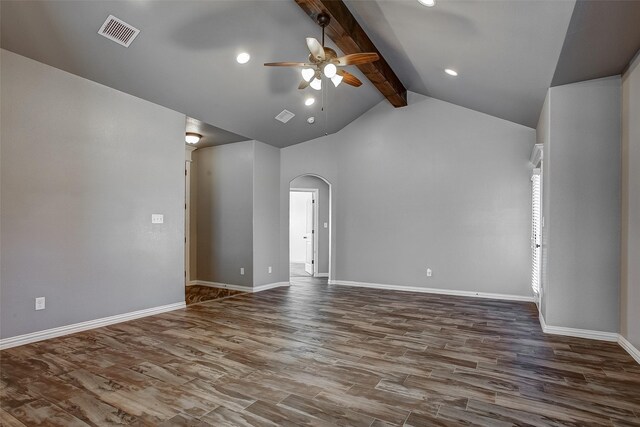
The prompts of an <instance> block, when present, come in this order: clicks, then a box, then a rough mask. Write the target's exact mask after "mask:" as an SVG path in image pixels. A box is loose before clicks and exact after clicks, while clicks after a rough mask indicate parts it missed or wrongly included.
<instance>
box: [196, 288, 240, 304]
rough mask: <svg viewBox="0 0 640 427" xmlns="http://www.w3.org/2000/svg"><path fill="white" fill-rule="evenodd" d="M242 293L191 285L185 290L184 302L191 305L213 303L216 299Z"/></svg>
mask: <svg viewBox="0 0 640 427" xmlns="http://www.w3.org/2000/svg"><path fill="white" fill-rule="evenodd" d="M242 293H243V292H242V291H234V290H232V289H222V288H212V287H210V286H201V285H191V286H186V287H185V290H184V300H185V302H186V303H187V305H189V304H197V303H201V302H204V301H213V300H216V299H222V298H228V297H230V296H234V295H240V294H242Z"/></svg>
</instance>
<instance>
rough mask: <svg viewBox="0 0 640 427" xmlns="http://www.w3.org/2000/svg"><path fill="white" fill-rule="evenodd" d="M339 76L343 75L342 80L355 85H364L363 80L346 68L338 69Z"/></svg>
mask: <svg viewBox="0 0 640 427" xmlns="http://www.w3.org/2000/svg"><path fill="white" fill-rule="evenodd" d="M337 74H338V75H339V76H342V82H343V83H346V84H348V85H351V86H354V87H360V86H362V82H361V81H360V79H359V78H357V77H356V76H354V75H353V74H351V73H348V72H346V71H345V70H338V73H337Z"/></svg>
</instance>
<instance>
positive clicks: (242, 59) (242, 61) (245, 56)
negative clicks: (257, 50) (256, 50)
mask: <svg viewBox="0 0 640 427" xmlns="http://www.w3.org/2000/svg"><path fill="white" fill-rule="evenodd" d="M250 59H251V55H249V54H248V53H247V52H242V53H241V54H239V55H238V56H236V61H238V64H246V63H247V62H249V60H250Z"/></svg>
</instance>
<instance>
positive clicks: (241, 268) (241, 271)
mask: <svg viewBox="0 0 640 427" xmlns="http://www.w3.org/2000/svg"><path fill="white" fill-rule="evenodd" d="M240 274H241V275H243V276H244V267H240Z"/></svg>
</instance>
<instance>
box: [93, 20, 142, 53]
mask: <svg viewBox="0 0 640 427" xmlns="http://www.w3.org/2000/svg"><path fill="white" fill-rule="evenodd" d="M139 33H140V30H139V29H137V28H134V27H132V26H131V25H129V24H127V23H126V22H124V21H123V20H121V19H118V18H116V17H115V16H113V15H109V17H108V18H107V20H106V21H104V24H102V27H100V31H98V34H100V35H101V36H105V37H106V38H108V39H109V40H111V41H114V42H116V43H118V44H120V45H122V46H124V47H129V45H130V44H131V42H132V41H133V39H135V38H136V36H137V35H138V34H139Z"/></svg>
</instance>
